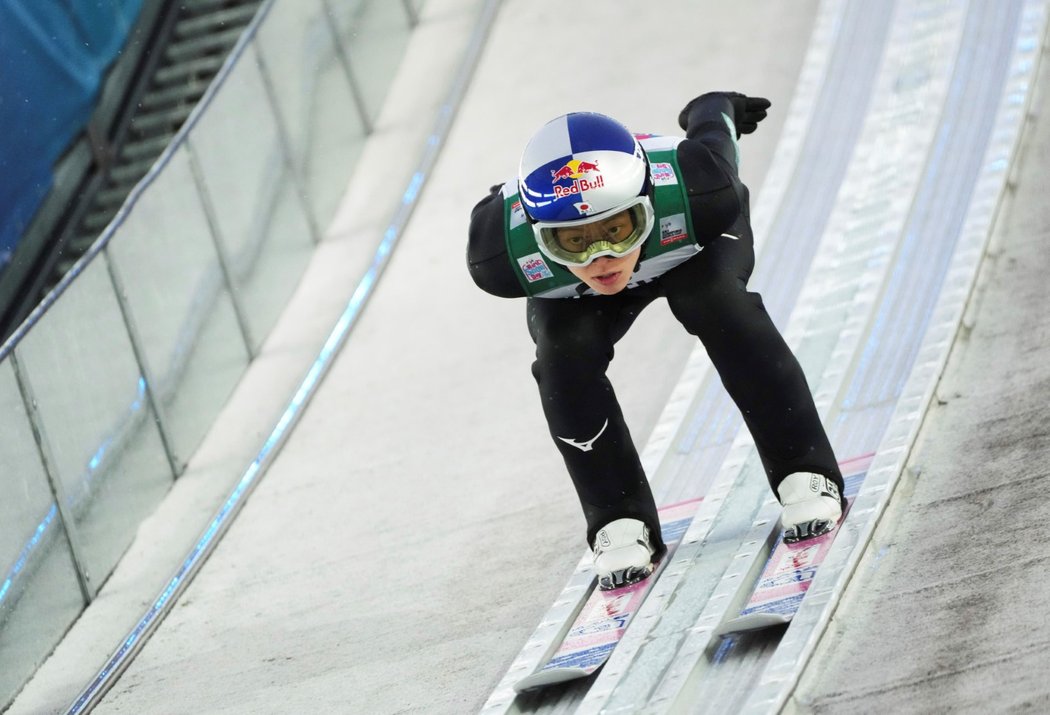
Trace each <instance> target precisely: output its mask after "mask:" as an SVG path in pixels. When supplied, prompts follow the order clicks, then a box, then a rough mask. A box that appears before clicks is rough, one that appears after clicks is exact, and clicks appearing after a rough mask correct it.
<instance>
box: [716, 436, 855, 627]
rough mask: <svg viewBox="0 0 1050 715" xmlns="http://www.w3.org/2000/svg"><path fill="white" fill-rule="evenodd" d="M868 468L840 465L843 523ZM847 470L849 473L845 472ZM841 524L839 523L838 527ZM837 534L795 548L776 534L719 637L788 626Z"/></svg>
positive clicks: (794, 545) (847, 464)
mask: <svg viewBox="0 0 1050 715" xmlns="http://www.w3.org/2000/svg"><path fill="white" fill-rule="evenodd" d="M870 464H871V457H870V456H868V457H862V458H859V459H854V460H851V461H849V462H845V463H843V464H842V465H841V466H842V467H843V481H844V482H845V487H846V489H845V491H844V495H845V497H846V510H845V511H844V512H843V514H842V520H845V519H846V516H847V515H848V514H849V509H850V507H851V506H852V505H853V501H854V499H855V498H856V496H857V493H858V492H859V491H860V485H861V484H862V483H863V482H864V477H865V476H866V475H867V473H868V466H869V465H870ZM850 467H852V471H850V472H847V469H849V468H850ZM841 523H842V521H841V520H840V522H839V524H840V525H841ZM838 533H839V527H835V528H834V529H832V530H831V531H830V532H828V533H827V534H824V535H823V536H818V537H816V538H813V539H808V540H806V541H800V542H798V543H795V544H788V543H785V542H784V537H783V534H778V535H777V537H776V541H775V543H774V544H773V548H772V549H771V551H770V554H769V558H768V559H766V563H765V566H764V567H763V568H762V572H761V574H760V575H759V577H758V580H757V581H756V583H755V586H754V588H753V589H752V591H751V595H750V596H749V597H748V598H747V600H746V602H745V603H744V607H743V608H742V609H741V611H740V613H739V615H738V616H736V617H735V618H732V619H730V620H728V621H726V622H725V623H723V624H722V626H721V627H720V628H719V629H718V633H719V635H723V636H725V635H731V634H733V633H741V632H743V631H756V630H760V629H762V628H769V627H770V626H780V625H785V624H787V623H790V622H791V619H792V618H794V617H795V613H796V612H797V611H798V607H799V605H800V604H801V603H802V598H803V597H804V596H805V595H806V591H808V590H809V587H810V586H811V585H812V583H813V579H814V578H815V577H816V575H817V569H819V568H820V565H821V564H822V563H824V559H825V558H827V555H828V552H829V551H830V550H831V545H832V543H834V541H835V537H836V536H837V535H838Z"/></svg>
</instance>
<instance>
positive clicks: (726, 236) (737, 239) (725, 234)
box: [722, 233, 740, 241]
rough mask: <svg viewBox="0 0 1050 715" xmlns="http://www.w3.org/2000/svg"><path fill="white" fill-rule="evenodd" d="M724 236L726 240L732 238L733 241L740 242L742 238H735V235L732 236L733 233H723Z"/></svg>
mask: <svg viewBox="0 0 1050 715" xmlns="http://www.w3.org/2000/svg"><path fill="white" fill-rule="evenodd" d="M722 235H723V236H724V237H725V238H731V239H733V240H734V241H739V240H740V236H734V235H733V234H731V233H723V234H722Z"/></svg>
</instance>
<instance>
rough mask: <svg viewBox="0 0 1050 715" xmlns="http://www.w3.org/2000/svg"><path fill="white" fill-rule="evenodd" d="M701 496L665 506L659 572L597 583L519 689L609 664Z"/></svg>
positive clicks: (577, 675) (573, 677)
mask: <svg viewBox="0 0 1050 715" xmlns="http://www.w3.org/2000/svg"><path fill="white" fill-rule="evenodd" d="M701 501H702V499H691V500H689V501H684V502H680V503H678V504H672V505H669V506H666V507H663V508H662V509H660V532H661V533H662V534H663V539H664V544H665V545H666V546H667V553H666V554H665V555H664V557H663V558H662V559H661V560H660V562H659V563H658V564H657V565H656V568H655V569H654V570H653V573H652V574H651V575H650V576H649V577H648V578H646V579H643V580H641V581H639V582H638V583H633V584H630V585H627V586H622V587H620V588H614V589H611V590H608V591H602V590H601V589H599V588H597V586H596V585H595V587H594V590H593V591H592V592H591V595H590V596H589V597H588V598H587V600H586V601H585V602H584V604H583V607H582V608H581V609H580V612H579V614H578V615H577V616H576V619H575V620H574V621H573V623H572V625H571V626H570V627H569V630H568V631H566V633H565V636H564V638H563V639H562V640H561V643H560V644H559V645H557V646H556V647H555V649H554V653H553V654H552V655H551V656H550V657H549V658H548V659H546V661H545V662H543V663H542V664H541V665H540V666H539V667H538V668H537V669H536V670H535V671H533V672H532V673H531V674H530V675H528V676H526V677H524V678H522V679H521V680H519V681H518V682H516V683H515V684H514V690H515V691H517V692H519V693H521V692H525V691H526V690H532V689H534V688H539V687H543V686H545V685H552V684H554V683H564V682H566V681H569V680H576V679H577V678H586V677H587V676H589V675H591V674H593V673H594V672H596V671H597V670H598V669H599V668H600V667H602V665H604V664H605V661H607V660H608V659H609V656H610V655H611V654H612V652H613V649H614V648H616V644H617V643H619V642H620V639H621V638H623V634H624V632H625V631H626V630H627V626H628V625H629V624H630V622H631V619H632V618H633V617H634V615H635V614H636V613H638V611H639V609H640V608H641V607H642V603H644V602H645V598H646V596H648V595H649V592H650V591H651V590H652V588H653V585H654V584H655V583H656V580H657V579H658V578H659V577H660V574H661V572H662V571H663V569H664V566H666V565H667V563H668V562H669V561H670V560H671V556H673V555H674V552H675V549H676V548H677V547H678V544H679V543H680V542H681V540H682V537H683V536H684V535H685V532H686V531H687V530H688V529H689V525H690V524H691V523H692V521H693V517H694V516H695V515H696V510H697V509H698V508H699V506H700V502H701ZM595 584H596V581H595Z"/></svg>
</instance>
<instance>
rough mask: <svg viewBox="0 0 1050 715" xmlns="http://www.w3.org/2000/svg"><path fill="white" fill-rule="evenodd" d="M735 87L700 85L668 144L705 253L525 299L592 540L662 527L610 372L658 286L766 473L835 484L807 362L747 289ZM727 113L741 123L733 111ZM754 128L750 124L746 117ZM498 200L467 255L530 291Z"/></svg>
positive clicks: (514, 292) (545, 391)
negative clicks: (607, 528)
mask: <svg viewBox="0 0 1050 715" xmlns="http://www.w3.org/2000/svg"><path fill="white" fill-rule="evenodd" d="M731 96H732V95H729V94H726V93H713V94H709V95H703V96H702V97H700V98H698V99H697V100H694V101H693V102H691V103H690V104H689V105H688V106H687V108H686V110H684V111H683V121H684V123H685V128H686V139H685V140H684V141H682V143H681V144H679V145H678V149H677V157H678V162H679V166H680V167H681V173H682V177H683V179H684V182H685V186H686V189H687V192H688V197H689V210H690V212H691V214H692V218H693V224H694V227H695V231H696V233H697V242H698V243H699V245H701V246H702V250H701V251H700V253H698V254H696V255H695V256H693V257H691V258H689V259H688V260H687V261H685V262H684V263H681V264H680V265H678V266H676V267H674V268H672V269H671V270H669V271H667V272H665V273H664V274H662V275H660V276H658V277H657V278H655V279H654V280H652V281H649V282H647V283H643V284H641V285H638V286H635V287H629V288H627V289H625V290H622V291H620V292H619V293H617V294H615V295H608V296H606V295H583V296H581V297H578V298H567V299H565V298H556V299H550V298H529V299H528V302H527V315H528V329H529V332H530V334H531V336H532V339H533V341H534V342H535V343H536V361H535V362H534V363H533V366H532V372H533V375H534V377H535V378H536V382H537V383H538V385H539V391H540V399H541V400H542V404H543V411H544V414H545V416H546V418H547V423H548V426H549V428H550V432H551V436H552V437H553V438H554V443H555V445H556V446H557V448H558V449H559V451H560V452H561V454H562V457H563V458H564V460H565V464H566V467H567V468H568V471H569V475H570V476H571V478H572V481H573V484H574V485H575V487H576V491H577V494H578V495H579V498H580V502H581V504H582V506H583V511H584V515H585V517H586V520H587V542H588V544H593V539H594V536H595V534H596V533H597V531H598V530H599V529H601V528H602V527H603V526H604V525H605V524H607V523H609V522H610V521H612V520H614V519H618V518H623V517H632V518H636V519H641V520H642V521H644V522H645V523H646V524H648V526H649V529H650V533H651V534H652V535H653V537H654V538H656V539H658V536H659V534H660V528H659V519H658V517H657V513H656V504H655V502H654V499H653V495H652V492H651V490H650V487H649V483H648V480H647V479H646V476H645V473H644V471H643V469H642V465H641V461H640V459H639V456H638V451H637V449H636V448H635V445H634V443H633V442H632V440H631V435H630V432H629V431H628V428H627V425H626V423H625V422H624V418H623V414H622V412H621V410H620V405H619V403H618V402H617V399H616V395H615V393H614V392H613V388H612V385H611V384H610V382H609V380H608V378H607V377H606V369H607V368H608V365H609V363H610V361H611V360H612V358H613V346H614V345H615V344H616V342H617V341H618V340H619V339H620V338H622V337H623V336H624V335H625V334H626V332H627V330H628V329H629V328H630V326H631V324H632V323H633V322H634V320H635V318H636V317H637V316H638V314H639V313H640V312H641V310H642V309H643V308H644V307H645V306H646V305H648V304H649V303H651V302H652V301H654V300H656V299H657V298H665V299H666V300H667V303H668V305H669V307H670V309H671V311H672V313H673V314H674V316H675V318H677V319H678V320H679V322H681V323H682V325H683V327H684V328H685V329H686V330H687V331H688V332H689V333H691V334H692V335H695V336H697V337H698V338H699V339H700V341H701V342H702V343H703V345H704V348H705V349H706V350H707V353H708V355H709V356H710V358H711V362H712V364H713V365H714V367H715V369H716V370H717V371H718V374H719V376H720V378H721V380H722V383H723V385H724V386H725V388H726V390H727V391H728V393H729V395H730V397H731V398H732V399H733V401H734V402H735V403H736V405H737V407H738V408H739V409H740V411H741V413H742V415H743V418H744V422H745V423H746V424H747V427H748V429H749V430H750V432H751V435H752V437H753V438H754V441H755V444H756V446H757V449H758V453H759V455H760V457H761V459H762V463H763V465H764V467H765V470H766V474H767V477H768V479H769V483H770V486H771V487H774V488H775V487H776V486H777V485H779V484H780V482H781V481H782V480H783V479H784V478H785V477H786V476H788V475H789V474H792V473H794V472H815V473H818V474H823V475H825V476H827V477H829V478H831V479H832V480H834V481H835V482H836V483H837V484H838V486H839V490H840V494H841V493H842V490H843V483H842V475H841V473H840V471H839V468H838V465H837V462H836V459H835V455H834V453H833V451H832V449H831V445H830V443H829V441H828V438H827V435H826V433H825V430H824V427H823V425H822V424H821V422H820V418H819V415H818V414H817V411H816V408H815V406H814V404H813V397H812V394H811V392H810V389H809V386H808V384H807V382H806V378H805V376H804V375H803V373H802V369H801V367H800V366H799V363H798V361H797V360H796V359H795V357H794V355H793V354H792V353H791V350H790V349H789V348H788V346H787V344H786V343H785V342H784V340H783V338H782V337H781V335H780V333H779V331H778V330H777V328H776V326H775V325H774V324H773V322H772V320H771V319H770V317H769V315H768V313H767V312H766V310H765V307H764V306H763V304H762V298H761V296H760V295H759V294H757V293H754V292H750V291H748V290H747V281H748V278H749V277H750V275H751V271H752V269H753V268H754V262H755V255H754V242H753V235H752V232H751V225H750V219H749V204H748V190H747V187H746V186H744V184H743V183H742V182H741V181H740V178H739V176H738V174H737V169H736V151H737V148H736V145H735V142H734V138H733V137H732V135H731V134H730V133H729V132H730V128H729V126H728V125H727V124H726V121H725V119H724V118H723V117H722V114H723V113H724V114H725V115H726V116H728V117H729V118H731V119H734V104H733V102H732V101H731V99H730V98H731ZM736 96H739V95H736ZM763 116H764V114H763ZM734 121H735V122H736V126H737V129H738V133H739V130H740V129H741V119H740V118H735V119H734ZM753 130H754V124H751V126H750V127H747V128H745V129H744V131H753ZM494 189H498V187H494ZM503 211H504V206H503V197H502V195H501V194H500V193H499V192H498V191H496V190H494V191H493V192H492V193H490V195H489V196H488V197H486V198H485V199H483V200H482V201H481V202H480V203H478V204H477V206H476V207H475V208H474V210H473V212H472V214H471V222H470V235H469V245H468V251H467V263H468V267H469V270H470V273H471V276H472V277H473V279H474V281H475V283H477V285H478V286H479V287H481V288H482V289H483V290H485V291H486V292H489V293H492V294H494V295H498V296H502V297H521V296H524V295H525V293H524V291H523V289H522V288H521V286H520V284H519V283H518V280H517V278H516V277H515V275H514V274H513V271H512V266H511V262H510V259H509V258H508V256H507V254H506V252H505V249H503V250H501V246H503V245H504V214H503ZM723 234H729V235H730V236H734V237H736V238H735V239H734V238H730V237H727V236H724V235H723ZM645 249H646V245H643V246H642V251H643V255H644V251H645ZM599 435H600V436H599ZM596 436H597V437H598V438H597V439H594V438H595V437H596ZM564 438H571V440H572V441H573V442H575V444H572V443H570V442H569V441H566V439H564ZM592 440H593V443H592V442H591V441H592ZM587 447H589V449H585V448H587ZM657 546H658V548H662V544H660V543H657Z"/></svg>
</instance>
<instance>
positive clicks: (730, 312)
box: [668, 278, 767, 339]
mask: <svg viewBox="0 0 1050 715" xmlns="http://www.w3.org/2000/svg"><path fill="white" fill-rule="evenodd" d="M668 302H669V304H670V306H671V311H672V312H673V313H674V315H675V317H676V318H677V319H678V320H679V322H681V323H682V325H684V326H685V328H686V330H688V331H689V332H690V333H692V334H693V335H696V336H698V337H700V338H701V339H703V338H704V337H705V336H710V337H718V336H720V335H726V334H735V333H737V332H739V331H741V330H747V329H748V327H749V326H751V325H753V324H754V321H755V320H756V319H761V320H765V319H766V317H767V316H766V314H765V306H764V305H763V304H762V296H760V295H759V294H758V293H753V292H751V291H748V290H747V287H746V286H745V285H744V284H743V283H742V282H741V281H738V280H736V279H735V278H724V279H720V280H714V281H710V282H707V283H705V284H703V285H697V286H695V287H694V289H693V290H692V291H690V293H689V294H688V295H683V296H675V297H669V298H668Z"/></svg>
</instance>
